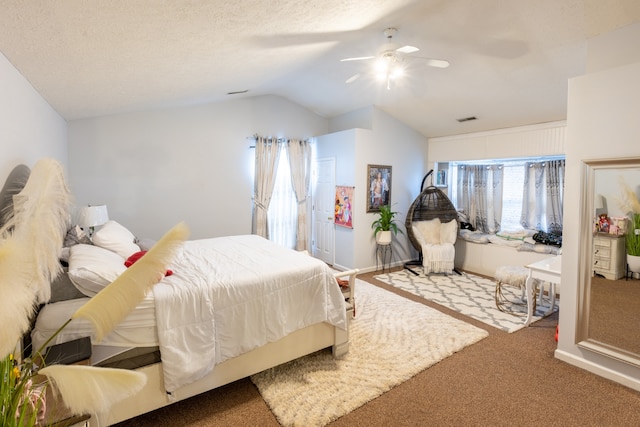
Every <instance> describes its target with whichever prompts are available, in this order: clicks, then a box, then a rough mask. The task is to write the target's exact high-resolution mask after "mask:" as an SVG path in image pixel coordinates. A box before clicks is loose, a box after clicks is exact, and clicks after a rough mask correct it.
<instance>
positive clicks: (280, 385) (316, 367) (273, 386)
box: [251, 279, 488, 427]
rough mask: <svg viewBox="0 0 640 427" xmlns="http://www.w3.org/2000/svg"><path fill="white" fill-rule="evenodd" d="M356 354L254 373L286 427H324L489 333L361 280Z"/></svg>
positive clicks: (316, 357)
mask: <svg viewBox="0 0 640 427" xmlns="http://www.w3.org/2000/svg"><path fill="white" fill-rule="evenodd" d="M355 295H356V307H357V317H356V318H355V319H353V320H352V322H351V327H350V342H351V343H350V349H349V353H348V354H347V355H346V356H344V357H343V358H342V359H335V358H334V357H333V356H332V355H331V351H330V350H328V349H327V350H323V351H320V352H317V353H314V354H311V355H309V356H305V357H303V358H300V359H298V360H294V361H292V362H289V363H286V364H284V365H281V366H278V367H276V368H272V369H269V370H267V371H264V372H261V373H259V374H256V375H253V376H252V377H251V381H253V383H254V384H255V385H256V386H257V387H258V390H259V391H260V394H261V395H262V397H263V398H264V400H265V401H266V402H267V405H269V408H270V409H271V411H272V412H273V413H274V415H275V416H276V418H277V419H278V421H279V422H280V423H281V424H282V425H283V426H305V427H307V426H323V425H326V424H327V423H329V422H331V421H333V420H336V419H337V418H339V417H341V416H343V415H345V414H347V413H349V412H351V411H353V410H354V409H356V408H358V407H360V406H362V405H364V404H365V403H367V402H368V401H370V400H372V399H374V398H376V397H378V396H380V395H381V394H383V393H384V392H386V391H388V390H390V389H391V388H393V387H395V386H397V385H398V384H401V383H402V382H404V381H406V380H408V379H409V378H411V377H413V376H414V375H416V374H417V373H419V372H420V371H422V370H424V369H426V368H428V367H429V366H431V365H433V364H435V363H437V362H439V361H441V360H442V359H444V358H446V357H448V356H450V355H452V354H454V353H455V352H457V351H460V350H462V349H463V348H465V347H466V346H469V345H471V344H474V343H476V342H478V341H480V340H481V339H483V338H485V337H486V336H487V335H488V333H487V331H485V330H483V329H480V328H477V327H475V326H473V325H470V324H468V323H465V322H463V321H461V320H458V319H455V318H453V317H451V316H448V315H446V314H443V313H441V312H439V311H438V310H435V309H433V308H430V307H427V306H426V305H423V304H420V303H417V302H413V301H410V300H408V299H406V298H403V297H401V296H399V295H396V294H394V293H392V292H389V291H386V290H384V289H382V288H379V287H377V286H374V285H372V284H370V283H367V282H364V281H363V280H359V279H357V280H356V287H355Z"/></svg>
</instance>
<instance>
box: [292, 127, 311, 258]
mask: <svg viewBox="0 0 640 427" xmlns="http://www.w3.org/2000/svg"><path fill="white" fill-rule="evenodd" d="M286 147H287V153H288V157H289V167H290V169H291V185H292V186H293V191H294V193H295V195H296V200H297V202H298V221H297V227H296V250H299V251H302V250H309V249H310V248H309V243H308V238H307V201H308V199H309V187H310V182H311V145H310V143H309V141H299V140H297V139H292V140H289V141H287V145H286Z"/></svg>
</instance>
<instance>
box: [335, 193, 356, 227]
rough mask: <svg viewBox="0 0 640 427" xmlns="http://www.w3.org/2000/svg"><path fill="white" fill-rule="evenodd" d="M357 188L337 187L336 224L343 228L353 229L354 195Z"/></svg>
mask: <svg viewBox="0 0 640 427" xmlns="http://www.w3.org/2000/svg"><path fill="white" fill-rule="evenodd" d="M354 190H355V187H347V186H344V185H338V186H336V210H335V216H334V222H335V224H336V225H340V226H342V227H347V228H353V193H354Z"/></svg>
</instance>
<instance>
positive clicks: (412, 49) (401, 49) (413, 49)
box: [396, 45, 420, 53]
mask: <svg viewBox="0 0 640 427" xmlns="http://www.w3.org/2000/svg"><path fill="white" fill-rule="evenodd" d="M419 50H420V49H418V48H417V47H415V46H409V45H406V46H402V47H399V48H397V49H396V52H400V53H413V52H417V51H419Z"/></svg>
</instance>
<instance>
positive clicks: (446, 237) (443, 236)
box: [440, 219, 458, 245]
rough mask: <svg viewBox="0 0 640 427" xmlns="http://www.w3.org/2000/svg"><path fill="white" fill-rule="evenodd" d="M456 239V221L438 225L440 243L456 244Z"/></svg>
mask: <svg viewBox="0 0 640 427" xmlns="http://www.w3.org/2000/svg"><path fill="white" fill-rule="evenodd" d="M457 237H458V221H456V220H455V219H452V220H451V221H449V222H443V223H442V224H440V243H441V244H442V243H451V244H452V245H453V244H455V243H456V238H457Z"/></svg>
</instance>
